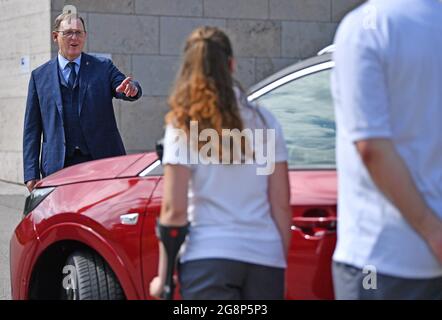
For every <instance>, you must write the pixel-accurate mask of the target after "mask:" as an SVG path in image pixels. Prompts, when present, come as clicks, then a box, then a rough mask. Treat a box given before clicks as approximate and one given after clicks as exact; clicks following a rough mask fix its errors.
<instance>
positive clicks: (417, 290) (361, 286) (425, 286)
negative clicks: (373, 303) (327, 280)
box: [333, 262, 442, 300]
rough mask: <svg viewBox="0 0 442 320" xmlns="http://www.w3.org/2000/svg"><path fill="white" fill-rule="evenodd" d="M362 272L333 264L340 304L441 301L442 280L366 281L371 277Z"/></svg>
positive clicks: (380, 276) (388, 278)
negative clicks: (356, 301) (344, 301)
mask: <svg viewBox="0 0 442 320" xmlns="http://www.w3.org/2000/svg"><path fill="white" fill-rule="evenodd" d="M362 271H363V270H362V269H359V268H356V267H354V266H351V265H348V264H344V263H340V262H333V285H334V291H335V298H336V299H337V300H422V299H425V300H442V277H438V278H432V279H406V278H399V277H392V276H387V275H384V274H379V273H377V274H375V275H372V276H374V278H372V279H370V281H367V278H366V277H370V275H369V274H368V273H363V272H362ZM364 280H365V281H364ZM373 281H375V283H373Z"/></svg>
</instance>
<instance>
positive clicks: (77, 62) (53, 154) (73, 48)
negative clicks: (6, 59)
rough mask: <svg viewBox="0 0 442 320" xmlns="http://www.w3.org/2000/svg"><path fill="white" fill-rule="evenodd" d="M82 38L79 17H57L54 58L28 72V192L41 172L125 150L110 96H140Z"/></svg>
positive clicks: (137, 88)
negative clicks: (86, 50)
mask: <svg viewBox="0 0 442 320" xmlns="http://www.w3.org/2000/svg"><path fill="white" fill-rule="evenodd" d="M86 36H87V34H86V28H85V24H84V20H83V19H82V18H81V17H79V16H78V15H76V14H72V13H63V14H61V15H59V16H58V17H57V18H56V20H55V23H54V31H53V32H52V38H53V41H54V42H56V43H57V44H58V48H59V52H58V56H57V57H56V58H55V59H52V60H51V61H49V62H47V63H45V64H44V65H42V66H40V67H38V68H37V69H35V70H34V71H33V72H32V74H31V79H30V82H29V90H28V98H27V103H26V112H25V121H24V132H23V165H24V181H25V183H26V186H27V187H28V189H29V191H32V189H33V188H34V186H35V184H36V183H37V181H38V180H39V179H40V177H41V176H42V177H45V176H47V175H50V174H52V173H54V172H56V171H58V170H60V169H62V168H65V167H68V166H71V165H74V164H77V163H81V162H85V161H89V160H93V159H101V158H106V157H112V156H119V155H124V154H125V153H126V152H125V149H124V145H123V141H122V139H121V136H120V133H119V132H118V128H117V124H116V120H115V114H114V110H113V105H112V99H113V98H117V99H123V100H127V101H135V100H137V99H138V98H140V97H141V95H142V91H141V87H140V85H139V84H138V83H137V82H136V81H133V80H132V79H131V78H130V77H127V78H126V77H125V75H124V74H122V73H121V72H120V71H119V70H118V69H117V68H116V67H115V66H114V65H113V63H112V62H111V61H110V60H108V59H100V58H96V57H93V56H91V55H88V54H85V53H82V50H83V47H84V43H85V41H86ZM42 135H43V140H41V137H42ZM40 151H41V157H40Z"/></svg>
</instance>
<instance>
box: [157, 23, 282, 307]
mask: <svg viewBox="0 0 442 320" xmlns="http://www.w3.org/2000/svg"><path fill="white" fill-rule="evenodd" d="M233 66H234V60H233V53H232V48H231V44H230V40H229V39H228V37H227V36H226V35H225V33H224V32H222V31H221V30H220V29H218V28H215V27H201V28H198V29H196V30H194V31H193V32H192V34H191V35H190V36H189V38H188V39H187V41H186V45H185V50H184V57H183V63H182V67H181V70H180V71H179V72H178V76H177V80H176V83H175V87H174V89H173V91H172V93H171V95H170V97H169V105H170V107H171V111H170V112H169V114H168V115H167V116H166V124H167V126H166V133H165V138H164V155H163V160H162V162H163V165H164V197H163V205H162V209H161V214H160V218H159V228H161V230H165V232H166V235H167V233H168V232H169V231H170V230H177V229H173V228H174V227H180V226H181V227H182V226H185V225H186V224H187V223H188V221H189V222H190V227H189V234H188V237H187V240H186V242H185V244H184V246H183V247H182V252H181V256H180V264H179V269H178V271H179V272H178V275H179V282H180V289H181V296H182V297H183V298H184V299H198V300H199V299H229V300H230V299H235V300H236V299H283V298H284V271H285V268H286V265H287V262H286V259H287V252H288V247H289V240H290V220H291V211H290V204H289V198H290V191H289V182H288V167H287V149H286V146H285V142H284V137H283V135H282V130H281V126H280V125H279V123H278V122H277V120H276V119H275V118H274V117H273V116H272V115H271V113H270V112H269V111H267V110H266V109H264V108H262V107H259V108H258V107H257V106H255V105H251V104H250V103H248V102H247V99H246V98H245V96H244V95H242V94H241V90H239V89H238V88H237V87H235V86H234V84H233V79H232V72H233ZM191 121H196V122H193V123H194V124H197V125H198V129H197V132H196V134H197V135H199V137H200V138H201V136H202V135H203V134H204V133H210V134H214V135H215V136H216V137H215V138H211V140H210V142H211V143H213V144H212V146H213V147H214V148H213V149H212V150H211V152H205V151H204V150H206V149H205V146H207V145H204V143H202V142H201V140H200V142H198V141H197V142H196V143H195V144H192V141H191V138H192V137H191V136H192V122H191ZM204 129H205V130H204ZM223 129H229V130H233V129H237V130H239V131H242V130H245V129H250V130H252V131H251V132H258V131H259V130H264V131H266V130H269V131H272V130H273V132H274V135H269V136H268V137H270V138H269V139H268V140H263V141H261V142H263V145H262V146H261V147H269V148H270V149H268V150H273V151H274V152H273V155H274V157H273V159H270V160H269V161H271V162H272V165H271V166H270V167H271V168H272V170H270V171H269V172H268V174H259V172H260V170H259V169H262V168H260V163H258V161H254V160H256V159H258V157H259V154H260V150H258V149H259V147H258V148H255V149H254V150H253V152H248V151H250V149H249V147H251V140H254V141H255V144H256V142H257V141H258V142H259V139H258V140H256V139H253V138H254V137H247V138H246V139H245V140H243V143H242V144H239V145H235V144H233V145H231V146H230V147H229V146H227V147H226V145H224V144H221V143H220V141H221V137H223V138H224V136H223V135H222V131H223ZM257 129H258V130H257ZM264 136H265V135H264ZM272 137H273V139H271V138H272ZM229 141H230V140H229ZM244 141H245V142H244ZM236 147H238V149H235V148H236ZM272 147H273V148H272ZM235 151H237V153H236V155H240V156H239V157H238V158H237V159H236V160H237V162H234V161H235V157H234V155H235ZM271 153H272V152H271ZM201 154H204V155H205V156H204V155H203V156H201ZM226 154H227V157H224V156H225V155H226ZM230 155H231V156H230ZM208 158H210V159H212V162H206V161H207V160H208ZM192 159H193V160H192ZM195 159H196V160H198V161H194V160H195ZM221 160H223V161H221ZM224 160H227V163H226V162H224ZM248 160H252V161H248ZM218 161H219V162H220V164H216V162H218ZM160 233H161V232H160ZM172 233H173V232H172ZM160 239H162V238H161V237H160ZM169 240H170V239H169ZM169 240H168V241H169ZM163 244H164V246H163V245H160V262H159V268H158V276H157V277H156V278H154V279H153V281H152V282H151V286H150V294H151V295H152V296H154V297H161V296H162V293H163V288H164V284H165V279H166V274H165V273H166V253H165V248H164V247H165V246H166V244H165V242H164V241H163Z"/></svg>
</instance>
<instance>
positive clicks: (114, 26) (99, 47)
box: [0, 0, 363, 181]
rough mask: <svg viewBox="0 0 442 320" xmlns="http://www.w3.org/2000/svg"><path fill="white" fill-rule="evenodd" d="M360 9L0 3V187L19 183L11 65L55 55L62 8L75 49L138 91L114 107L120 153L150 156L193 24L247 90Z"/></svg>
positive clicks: (171, 1) (301, 2) (319, 43)
mask: <svg viewBox="0 0 442 320" xmlns="http://www.w3.org/2000/svg"><path fill="white" fill-rule="evenodd" d="M361 2H363V1H362V0H70V1H65V0H0V6H1V7H0V8H2V9H3V10H2V12H3V13H5V12H6V14H4V15H3V16H2V18H0V27H1V29H0V30H1V31H0V32H1V33H5V35H4V37H3V39H4V38H5V36H6V37H7V39H10V41H6V42H4V43H2V44H0V46H3V47H2V48H1V49H3V50H0V52H1V53H0V55H1V56H0V61H1V62H0V63H1V67H2V68H1V71H0V75H1V77H2V79H8V80H9V81H6V86H3V87H2V86H0V113H1V118H0V121H1V123H0V124H1V129H0V130H1V131H0V132H1V136H0V154H1V156H2V159H4V161H2V164H1V165H0V179H5V180H12V181H21V177H22V169H21V167H22V162H21V161H22V160H21V150H22V146H21V136H22V125H23V113H24V103H25V97H26V89H27V81H28V79H29V74H18V72H17V70H18V67H17V61H18V60H17V59H18V57H20V56H21V55H22V54H29V55H30V56H31V65H32V68H35V67H36V66H38V65H39V64H41V63H43V62H45V60H47V59H49V57H50V56H52V57H55V56H56V52H57V48H56V47H55V46H54V44H53V43H52V47H51V45H50V43H51V40H50V26H51V25H52V22H53V20H54V19H55V17H56V16H57V15H58V14H59V13H61V11H62V9H63V6H64V5H68V4H69V5H75V6H76V7H77V8H78V10H79V12H80V14H81V15H82V16H83V17H84V18H85V20H86V26H87V31H88V39H87V44H86V48H85V51H87V52H90V53H98V54H106V55H110V56H111V57H112V60H113V61H114V63H115V65H116V66H117V67H118V68H119V69H120V70H121V71H123V72H124V73H125V74H127V75H132V76H133V77H134V78H135V79H137V80H138V81H140V83H141V85H142V87H143V91H144V96H143V97H142V99H140V100H139V101H137V102H135V103H127V102H121V101H115V103H114V105H115V112H116V116H117V122H118V126H119V129H120V131H121V133H122V136H123V140H124V143H125V146H126V149H127V151H128V152H129V153H134V152H141V151H146V150H152V149H153V147H154V143H155V141H156V140H158V139H159V138H160V137H161V135H162V130H163V117H164V114H165V113H166V112H167V105H166V97H167V94H168V92H169V89H170V86H171V83H172V81H173V79H174V76H175V73H176V71H177V67H178V64H179V60H180V53H181V49H182V46H183V43H184V40H185V38H186V37H187V35H188V34H189V33H190V32H191V31H192V30H193V29H194V28H196V27H197V26H201V25H215V26H218V27H221V28H222V29H224V30H225V31H226V32H227V33H228V35H229V36H230V37H231V40H232V43H233V49H234V53H235V55H236V57H237V72H236V74H235V76H236V77H237V78H238V79H239V80H240V81H241V82H242V83H243V85H244V86H245V87H248V86H250V85H252V84H254V83H256V82H258V81H259V80H262V79H263V78H265V77H266V76H268V75H270V74H272V73H273V72H275V71H277V70H280V69H281V68H283V67H285V66H287V65H290V64H292V63H294V62H296V61H298V60H300V59H303V58H306V57H309V56H311V55H314V54H316V52H317V51H318V50H320V49H321V48H323V47H325V46H327V45H328V44H330V43H331V42H332V39H333V36H334V33H335V31H336V28H337V25H338V22H339V21H340V19H341V18H342V17H343V15H344V14H345V13H346V12H348V10H350V9H351V8H353V7H355V6H356V5H357V4H359V3H361ZM37 4H38V5H39V6H37ZM17 25H19V28H18V29H17ZM10 29H11V30H13V31H12V34H11V31H10ZM8 59H9V60H8ZM9 76H11V78H9ZM3 82H5V81H3Z"/></svg>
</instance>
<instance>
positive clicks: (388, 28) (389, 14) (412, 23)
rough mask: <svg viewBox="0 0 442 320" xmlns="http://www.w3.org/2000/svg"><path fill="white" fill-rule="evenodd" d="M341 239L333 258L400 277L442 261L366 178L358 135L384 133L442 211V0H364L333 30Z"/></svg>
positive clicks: (432, 269)
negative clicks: (357, 145) (364, 1)
mask: <svg viewBox="0 0 442 320" xmlns="http://www.w3.org/2000/svg"><path fill="white" fill-rule="evenodd" d="M335 43H336V52H335V54H334V60H335V62H336V67H335V69H334V71H333V74H332V90H333V96H334V100H335V112H336V121H337V164H338V181H339V182H338V189H339V199H338V208H339V212H338V215H339V223H338V243H337V247H336V251H335V253H334V257H333V259H334V260H335V261H338V262H343V263H347V264H351V265H354V266H356V267H359V268H363V267H364V266H366V265H374V266H375V267H376V268H377V271H378V272H379V273H382V274H386V275H391V276H397V277H404V278H431V277H438V276H442V265H441V264H439V262H438V261H437V260H436V258H435V256H434V255H433V254H432V252H431V251H430V248H429V247H428V246H427V244H426V243H425V242H424V241H423V239H422V238H421V237H420V236H419V235H418V234H417V233H416V232H415V231H414V229H412V228H411V227H410V225H409V224H408V223H407V222H406V221H405V220H404V218H403V217H402V215H401V213H400V212H399V211H398V210H397V209H396V208H395V207H394V206H393V205H392V204H391V203H390V202H389V201H388V200H387V199H386V197H385V196H384V195H383V194H382V193H381V192H380V191H379V190H378V189H377V187H376V186H375V185H374V183H373V181H372V180H371V178H370V176H369V174H368V171H367V170H366V168H365V166H364V165H363V163H362V161H361V159H360V156H359V154H358V153H357V151H356V148H355V145H354V142H355V141H359V140H365V139H370V138H389V139H391V140H392V141H393V143H394V145H395V147H396V149H397V151H398V153H399V154H400V156H401V157H402V159H403V160H404V161H405V163H406V165H407V167H408V169H409V170H410V172H411V175H412V177H413V180H414V182H415V183H416V185H417V187H418V189H419V191H420V192H421V194H422V195H423V197H424V198H425V201H426V203H427V204H428V205H429V206H430V207H431V208H432V209H433V210H434V212H436V214H437V215H439V217H440V218H441V219H442V2H441V1H438V0H388V1H385V0H375V1H368V2H367V3H365V4H364V5H362V6H360V7H359V8H357V9H356V10H354V11H353V12H351V13H350V14H348V15H347V16H346V17H345V19H344V20H343V22H342V23H341V25H340V27H339V30H338V32H337V35H336V38H335Z"/></svg>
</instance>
